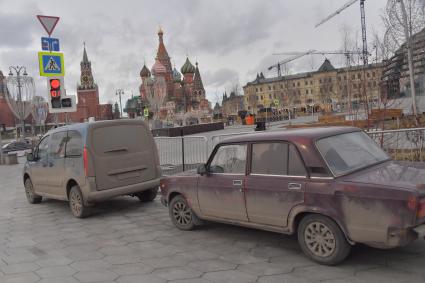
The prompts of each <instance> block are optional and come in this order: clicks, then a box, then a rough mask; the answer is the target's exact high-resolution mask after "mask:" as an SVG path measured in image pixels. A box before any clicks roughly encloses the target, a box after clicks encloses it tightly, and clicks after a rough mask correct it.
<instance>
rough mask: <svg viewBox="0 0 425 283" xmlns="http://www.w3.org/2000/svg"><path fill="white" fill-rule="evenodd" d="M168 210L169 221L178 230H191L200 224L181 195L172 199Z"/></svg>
mask: <svg viewBox="0 0 425 283" xmlns="http://www.w3.org/2000/svg"><path fill="white" fill-rule="evenodd" d="M168 208H169V213H170V218H171V221H172V222H173V224H174V225H175V226H176V227H177V228H179V229H180V230H185V231H189V230H193V229H194V228H195V226H196V225H198V223H200V222H201V221H200V220H199V218H198V217H197V216H196V215H195V214H194V213H193V211H192V209H191V208H190V207H189V205H188V204H187V201H186V199H185V198H184V197H183V196H182V195H178V196H176V197H174V198H173V199H172V200H171V201H170V205H169V206H168Z"/></svg>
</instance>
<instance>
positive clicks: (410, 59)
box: [398, 0, 418, 124]
mask: <svg viewBox="0 0 425 283" xmlns="http://www.w3.org/2000/svg"><path fill="white" fill-rule="evenodd" d="M398 2H399V3H400V6H401V12H402V16H403V23H404V35H405V37H406V46H407V60H408V62H409V73H410V76H409V77H410V90H411V93H412V108H413V109H412V110H413V115H414V116H415V122H416V124H417V123H418V117H417V108H416V90H415V77H414V76H415V74H414V70H413V55H412V39H411V36H410V32H409V26H408V23H407V12H406V6H405V5H404V1H403V0H398Z"/></svg>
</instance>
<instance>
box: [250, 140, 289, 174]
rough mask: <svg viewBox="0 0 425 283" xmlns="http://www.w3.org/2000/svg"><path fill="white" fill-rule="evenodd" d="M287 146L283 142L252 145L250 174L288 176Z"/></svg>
mask: <svg viewBox="0 0 425 283" xmlns="http://www.w3.org/2000/svg"><path fill="white" fill-rule="evenodd" d="M287 165H288V144H287V143H284V142H268V143H255V144H253V145H252V163H251V173H252V174H267V175H288V166H287Z"/></svg>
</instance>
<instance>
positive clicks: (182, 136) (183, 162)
mask: <svg viewBox="0 0 425 283" xmlns="http://www.w3.org/2000/svg"><path fill="white" fill-rule="evenodd" d="M180 136H181V139H182V167H183V171H185V169H186V168H185V167H186V166H185V160H184V130H183V129H180Z"/></svg>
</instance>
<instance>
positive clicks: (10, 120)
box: [0, 71, 15, 128]
mask: <svg viewBox="0 0 425 283" xmlns="http://www.w3.org/2000/svg"><path fill="white" fill-rule="evenodd" d="M5 96H6V78H5V77H4V75H3V73H2V71H0V127H4V128H11V127H14V126H15V115H13V112H12V110H10V107H9V105H8V104H7V100H6V97H5Z"/></svg>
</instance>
